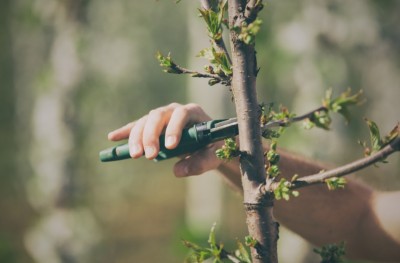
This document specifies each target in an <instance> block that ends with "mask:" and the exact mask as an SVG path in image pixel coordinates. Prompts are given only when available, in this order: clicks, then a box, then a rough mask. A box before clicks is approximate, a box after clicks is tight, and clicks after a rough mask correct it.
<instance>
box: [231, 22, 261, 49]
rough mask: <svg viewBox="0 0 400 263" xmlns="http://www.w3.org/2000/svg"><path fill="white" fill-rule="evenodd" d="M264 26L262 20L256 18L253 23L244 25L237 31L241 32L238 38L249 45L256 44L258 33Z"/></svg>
mask: <svg viewBox="0 0 400 263" xmlns="http://www.w3.org/2000/svg"><path fill="white" fill-rule="evenodd" d="M261 24H262V20H261V19H260V18H256V20H254V21H253V22H252V23H250V24H248V25H246V24H243V25H242V26H241V27H240V29H236V30H237V31H239V32H240V33H239V35H238V38H239V40H241V41H243V42H244V43H245V44H247V45H252V44H254V42H255V40H256V35H257V33H258V31H260V27H261Z"/></svg>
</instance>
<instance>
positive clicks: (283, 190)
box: [274, 178, 299, 201]
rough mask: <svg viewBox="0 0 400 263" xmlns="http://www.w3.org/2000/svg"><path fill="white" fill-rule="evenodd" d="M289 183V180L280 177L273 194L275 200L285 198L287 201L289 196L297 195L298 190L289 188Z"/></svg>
mask: <svg viewBox="0 0 400 263" xmlns="http://www.w3.org/2000/svg"><path fill="white" fill-rule="evenodd" d="M291 185H292V184H291V183H290V182H289V181H287V180H286V179H284V178H281V180H280V181H279V183H278V185H277V187H276V188H275V190H274V195H275V198H276V200H280V199H285V200H286V201H289V199H290V196H293V197H298V196H299V192H298V191H294V190H291V189H290V187H291Z"/></svg>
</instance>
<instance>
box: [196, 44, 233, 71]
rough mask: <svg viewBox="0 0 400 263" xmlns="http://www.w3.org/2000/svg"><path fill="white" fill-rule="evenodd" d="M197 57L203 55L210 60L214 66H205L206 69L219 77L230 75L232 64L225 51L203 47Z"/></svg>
mask: <svg viewBox="0 0 400 263" xmlns="http://www.w3.org/2000/svg"><path fill="white" fill-rule="evenodd" d="M197 57H203V58H206V59H208V60H209V61H210V63H211V64H212V65H213V66H214V67H210V66H206V67H207V69H206V71H207V70H208V71H212V73H215V74H218V75H219V76H221V77H226V76H231V75H232V73H233V72H232V66H231V64H230V63H229V60H228V58H227V56H226V54H225V53H223V52H217V51H216V50H215V48H214V47H211V48H205V49H203V50H201V51H200V52H199V54H198V55H197Z"/></svg>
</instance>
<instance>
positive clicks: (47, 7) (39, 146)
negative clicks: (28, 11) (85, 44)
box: [14, 0, 99, 263]
mask: <svg viewBox="0 0 400 263" xmlns="http://www.w3.org/2000/svg"><path fill="white" fill-rule="evenodd" d="M24 5H25V3H23V2H20V1H17V2H15V8H16V9H18V8H21V9H23V8H30V7H27V6H24ZM34 7H35V8H34V9H32V13H34V15H35V16H37V17H38V19H40V23H42V25H43V27H46V28H49V29H51V30H49V32H42V31H37V32H35V33H36V34H34V33H32V32H29V34H34V35H35V37H33V38H29V34H27V35H25V34H23V33H20V34H17V35H15V36H14V38H15V39H14V40H15V42H16V43H17V44H16V47H15V50H14V55H15V59H16V68H17V71H18V73H19V74H18V75H19V76H22V77H21V78H19V79H18V80H17V81H16V87H17V95H18V100H19V101H18V112H19V122H20V125H19V127H20V128H21V127H23V128H24V129H29V130H30V132H28V133H29V134H30V135H31V136H30V140H29V141H27V140H26V138H25V135H26V134H27V133H26V131H25V130H24V131H22V132H21V134H19V135H20V136H21V138H22V140H21V141H22V142H25V143H26V144H25V145H23V147H22V148H23V150H24V153H27V154H28V155H29V157H28V158H29V161H30V168H31V171H30V172H31V173H32V175H31V176H30V177H29V178H27V183H26V187H27V197H28V200H29V202H30V204H31V205H32V207H33V208H34V209H35V210H36V212H37V213H38V220H37V221H36V223H35V224H34V225H33V227H32V228H31V229H30V231H29V232H28V233H27V234H26V236H25V244H26V248H27V250H28V252H29V253H30V254H31V256H32V258H33V259H34V260H35V261H36V262H54V263H58V262H60V263H63V262H87V260H88V256H89V255H90V251H91V249H92V248H93V245H94V244H95V243H96V242H97V241H98V238H99V234H98V233H99V232H98V229H97V227H96V223H95V220H94V219H93V217H92V215H91V213H90V212H89V211H88V210H86V209H78V208H76V207H75V206H74V205H73V196H74V185H73V177H74V173H75V170H76V168H75V167H74V165H73V164H72V163H71V160H73V158H72V157H73V155H72V154H73V149H74V148H75V147H76V145H75V139H74V137H75V134H74V133H75V132H76V131H75V130H74V127H73V125H71V124H72V123H73V122H74V116H75V112H74V101H73V98H74V95H75V94H74V92H75V90H76V88H77V87H78V84H79V82H80V80H81V74H80V73H81V70H82V67H81V62H80V59H79V56H78V51H77V46H78V40H79V34H80V33H79V30H78V27H77V25H78V24H77V21H75V19H74V18H73V17H71V16H70V13H69V11H70V10H68V7H67V6H64V5H63V4H62V3H60V2H53V1H42V0H41V1H35V3H34ZM71 18H72V19H71ZM16 26H20V25H19V24H17V23H16ZM18 29H20V30H19V31H18V32H24V30H26V29H25V28H18ZM46 33H47V34H46ZM26 61H29V62H32V63H26ZM38 69H40V70H38ZM21 166H26V163H22V162H21ZM25 169H26V168H25Z"/></svg>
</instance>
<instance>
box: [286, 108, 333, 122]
mask: <svg viewBox="0 0 400 263" xmlns="http://www.w3.org/2000/svg"><path fill="white" fill-rule="evenodd" d="M320 111H328V108H327V107H325V106H321V107H319V108H318V109H315V110H312V111H310V112H308V113H306V114H303V115H300V116H296V117H293V118H292V119H290V122H298V121H302V120H305V119H310V118H312V116H313V115H314V113H316V112H320Z"/></svg>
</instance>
